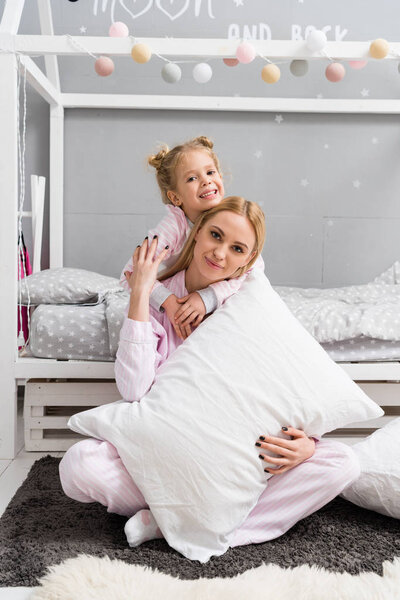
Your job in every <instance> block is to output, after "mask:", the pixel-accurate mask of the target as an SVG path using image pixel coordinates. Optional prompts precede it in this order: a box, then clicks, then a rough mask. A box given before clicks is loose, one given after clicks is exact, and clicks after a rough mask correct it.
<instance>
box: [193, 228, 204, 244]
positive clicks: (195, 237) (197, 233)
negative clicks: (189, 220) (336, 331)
mask: <svg viewBox="0 0 400 600" xmlns="http://www.w3.org/2000/svg"><path fill="white" fill-rule="evenodd" d="M201 229H202V227H199V228H198V230H197V231H196V233H195V236H194V241H195V242H197V237H198V235H199V231H200V230H201Z"/></svg>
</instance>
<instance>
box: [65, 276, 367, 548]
mask: <svg viewBox="0 0 400 600" xmlns="http://www.w3.org/2000/svg"><path fill="white" fill-rule="evenodd" d="M164 284H165V285H166V286H167V287H168V289H169V290H170V291H172V292H173V293H174V294H176V295H177V296H179V297H181V296H184V295H186V294H187V291H186V288H185V272H184V271H180V272H179V273H176V274H175V275H174V276H173V277H171V278H169V279H167V280H165V281H164ZM181 343H182V341H181V340H180V339H179V338H178V337H177V336H176V334H175V331H174V329H173V327H172V325H171V324H170V322H169V319H168V317H167V316H166V315H165V313H160V312H158V311H156V310H154V309H153V308H150V321H149V322H139V321H133V320H131V319H128V318H125V321H124V324H123V326H122V329H121V334H120V343H119V348H118V352H117V357H116V362H115V378H116V382H117V386H118V389H119V391H120V393H121V396H122V398H124V399H125V400H127V401H129V402H133V401H139V400H140V398H141V397H142V396H143V395H144V394H145V393H146V392H147V391H148V390H149V389H150V387H151V385H152V383H153V381H154V378H155V374H156V372H157V369H158V367H159V366H160V365H161V364H162V363H163V362H164V361H165V360H166V359H167V358H168V356H169V355H170V354H171V353H172V352H173V351H174V350H175V349H176V347H177V346H178V345H179V344H181ZM283 425H290V423H286V424H283ZM260 433H262V432H260ZM359 473H360V467H359V464H358V461H357V458H356V456H355V454H354V452H353V451H352V450H351V448H350V447H348V446H346V445H345V444H341V443H340V442H334V441H328V440H320V441H318V442H316V447H315V452H314V455H313V456H312V457H311V458H309V459H308V460H306V461H304V462H303V463H302V464H300V465H298V466H297V467H295V468H293V469H291V470H290V471H287V472H286V473H283V474H282V475H277V476H275V477H271V478H270V479H269V480H268V486H267V487H266V488H265V490H264V492H263V493H262V494H261V496H260V498H259V500H258V503H257V505H256V506H255V507H254V509H253V510H252V511H251V513H250V514H249V515H248V517H247V518H246V519H245V521H244V522H243V524H242V525H241V526H240V527H239V528H238V529H237V530H236V532H235V533H234V535H233V538H232V540H231V546H232V547H233V546H240V545H244V544H250V543H259V542H264V541H267V540H270V539H273V538H276V537H278V536H280V535H282V534H283V533H285V531H287V530H288V529H290V527H292V526H293V525H294V524H295V523H297V521H299V520H300V519H302V518H304V517H306V516H307V515H309V514H311V513H312V512H314V511H316V510H318V509H319V508H321V507H322V506H324V505H325V504H326V503H327V502H329V501H330V500H332V498H334V497H335V496H337V495H338V494H339V493H340V492H341V491H342V490H343V489H344V488H345V487H347V486H348V485H350V484H351V483H352V482H353V481H354V480H355V479H356V478H357V477H358V476H359ZM60 478H61V483H62V487H63V489H64V492H65V494H66V495H67V496H69V497H71V498H73V499H75V500H78V501H79V502H100V503H101V504H103V505H104V506H106V507H107V509H108V511H109V512H114V513H117V514H120V515H124V516H127V517H131V516H132V515H134V514H135V513H136V512H137V511H138V510H140V509H143V508H147V506H146V503H145V500H144V498H143V496H142V494H141V492H140V491H139V489H138V488H137V486H136V485H135V483H134V481H133V480H132V478H131V477H130V475H129V474H128V472H127V470H126V469H125V467H124V465H123V463H122V461H121V459H120V457H119V456H118V453H117V450H116V449H115V448H114V446H112V445H111V444H110V443H109V442H104V441H100V440H95V439H89V440H84V441H81V442H78V443H77V444H75V445H74V446H72V447H71V448H70V449H69V450H68V451H67V452H66V454H65V456H64V457H63V459H62V461H61V463H60Z"/></svg>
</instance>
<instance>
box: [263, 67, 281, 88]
mask: <svg viewBox="0 0 400 600" xmlns="http://www.w3.org/2000/svg"><path fill="white" fill-rule="evenodd" d="M261 77H262V79H263V81H265V83H276V82H277V81H279V79H280V77H281V71H280V69H279V67H278V66H277V65H273V64H269V65H265V67H263V68H262V71H261Z"/></svg>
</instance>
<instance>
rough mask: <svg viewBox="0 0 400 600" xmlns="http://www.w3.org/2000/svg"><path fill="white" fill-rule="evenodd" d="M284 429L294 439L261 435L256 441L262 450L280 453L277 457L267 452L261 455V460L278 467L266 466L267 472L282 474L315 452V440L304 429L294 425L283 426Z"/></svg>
mask: <svg viewBox="0 0 400 600" xmlns="http://www.w3.org/2000/svg"><path fill="white" fill-rule="evenodd" d="M282 431H283V433H284V434H285V435H287V436H292V439H289V440H286V439H283V438H278V437H272V436H269V435H265V436H264V435H260V437H259V438H258V440H257V442H256V446H258V447H259V448H260V450H261V452H262V450H269V451H270V452H273V453H274V454H277V455H278V456H277V457H275V456H268V455H267V454H260V455H259V457H260V459H261V460H265V461H267V462H269V463H272V464H274V465H276V468H272V467H266V468H265V469H264V471H265V472H266V473H271V475H281V474H282V473H285V471H289V469H293V467H296V466H297V465H299V464H300V463H302V462H304V461H305V460H307V458H310V457H311V456H312V455H313V454H314V450H315V441H314V440H313V439H312V438H309V437H307V435H306V434H305V433H304V431H302V430H301V429H295V428H294V427H282Z"/></svg>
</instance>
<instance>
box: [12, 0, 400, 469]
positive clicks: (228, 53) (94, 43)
mask: <svg viewBox="0 0 400 600" xmlns="http://www.w3.org/2000/svg"><path fill="white" fill-rule="evenodd" d="M24 2H25V0H6V2H5V8H4V13H3V16H2V20H1V24H0V132H1V138H0V140H1V145H0V190H1V199H2V203H1V207H0V257H1V260H0V281H1V285H0V306H1V315H2V316H1V318H0V381H1V395H0V415H1V417H0V458H1V459H11V458H14V456H15V454H16V450H17V448H16V440H17V435H16V423H17V385H18V384H23V383H25V382H26V381H28V380H31V379H44V380H46V379H63V380H71V379H75V380H76V379H79V380H89V382H90V380H108V381H112V380H113V379H114V372H113V363H109V362H104V363H102V362H88V361H82V362H80V361H74V360H70V361H62V362H59V361H56V360H53V359H39V358H21V357H18V349H17V338H16V331H17V314H16V305H17V257H18V254H17V227H16V222H17V212H18V202H17V201H18V156H17V139H18V138H17V135H18V128H17V68H18V62H17V57H16V54H19V56H20V59H21V60H20V64H21V68H22V69H25V68H26V76H27V80H28V82H29V84H30V85H31V86H32V87H33V88H34V89H35V90H36V91H37V92H38V93H39V94H40V95H41V96H42V97H43V98H44V99H45V100H46V101H47V102H48V103H49V105H50V267H51V268H54V267H60V266H62V265H63V177H64V174H63V164H64V160H63V146H64V109H65V108H81V107H84V108H90V107H92V108H127V109H133V108H134V109H163V110H166V109H171V110H221V111H227V110H229V111H260V112H285V111H286V112H311V113H315V112H316V113H355V114H360V113H375V114H385V113H392V114H399V113H400V100H390V99H385V100H369V99H361V100H356V99H354V100H353V99H350V100H345V99H340V100H332V99H301V98H300V99H299V98H244V97H241V98H239V97H215V96H172V95H171V96H170V95H168V96H161V95H153V96H149V95H119V94H80V93H68V94H66V93H63V92H62V90H61V88H60V79H59V72H58V62H57V56H58V55H85V52H84V51H83V50H79V49H78V47H77V46H76V45H75V44H74V43H72V42H71V39H69V37H68V36H55V35H54V32H53V22H52V15H51V6H50V0H37V4H38V10H39V17H40V27H41V35H18V34H17V32H18V28H19V23H20V19H21V14H22V10H23V8H24ZM76 41H77V42H78V43H79V42H82V38H81V37H78V38H76ZM140 41H145V42H147V43H148V44H149V45H150V46H151V48H152V49H153V52H154V53H158V54H161V55H163V56H172V57H175V58H187V57H191V58H193V57H199V59H206V60H207V59H208V58H224V57H233V56H234V55H235V51H236V47H237V41H235V40H226V39H167V38H160V39H158V38H151V39H146V40H143V39H141V40H140ZM84 44H85V47H86V48H87V49H88V50H89V51H90V52H92V53H94V54H96V55H101V54H105V55H110V56H113V55H114V56H130V51H131V47H132V40H131V39H130V38H110V37H85V38H84ZM254 44H255V46H256V49H257V51H258V52H259V53H260V54H261V55H263V56H268V57H269V58H270V59H271V60H274V59H280V60H282V59H284V60H285V59H286V60H289V59H294V58H296V59H302V58H303V59H307V60H321V58H322V55H321V54H316V55H312V54H311V53H310V51H308V50H307V48H306V45H305V43H304V42H292V41H268V42H267V41H256V42H254ZM391 48H392V50H393V54H394V55H393V56H392V55H389V56H388V57H387V58H386V59H385V60H391V59H395V60H398V57H397V56H395V54H396V53H397V54H398V55H400V43H392V44H391ZM326 52H327V54H328V55H329V56H334V57H335V58H338V59H342V60H363V59H365V58H366V57H367V56H368V43H367V42H328V44H327V46H326ZM32 55H34V56H37V55H43V56H44V58H45V73H46V74H44V73H43V72H42V71H41V70H40V69H39V68H38V67H37V66H36V64H35V63H34V62H33V61H32V59H31V58H30V56H32ZM325 60H326V59H325ZM143 68H146V67H143ZM204 89H206V88H204ZM342 366H343V368H344V369H345V370H346V371H347V373H348V374H349V375H350V377H352V378H353V379H354V380H355V381H357V382H362V383H361V385H363V387H365V389H366V391H367V393H368V394H369V395H370V396H371V397H373V398H374V399H375V400H376V401H377V402H378V403H379V404H380V405H382V406H391V407H392V408H393V409H394V412H396V408H397V409H398V407H400V362H382V363H342ZM389 412H390V411H389ZM392 412H393V411H392ZM390 418H393V417H391V416H390V415H389V416H385V417H382V418H381V419H380V420H379V422H371V423H368V424H365V423H364V424H362V425H363V427H366V426H369V427H378V426H381V425H382V424H383V423H384V422H386V421H387V420H389V419H390ZM349 433H350V429H349ZM360 433H361V434H362V433H363V430H360ZM347 439H348V441H351V439H352V438H350V437H348V438H347Z"/></svg>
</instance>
